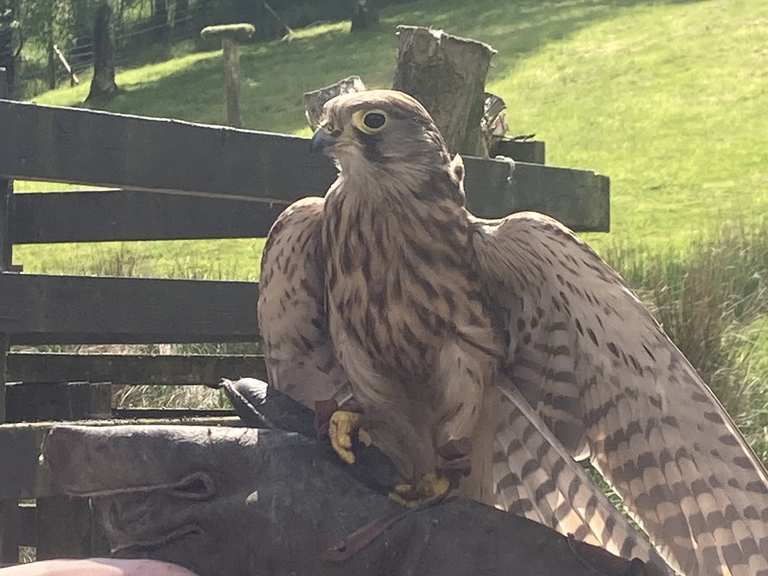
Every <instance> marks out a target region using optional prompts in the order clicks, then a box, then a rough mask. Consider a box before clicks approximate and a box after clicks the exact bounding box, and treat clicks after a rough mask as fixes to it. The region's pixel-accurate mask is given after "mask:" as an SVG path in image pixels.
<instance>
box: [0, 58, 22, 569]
mask: <svg viewBox="0 0 768 576" xmlns="http://www.w3.org/2000/svg"><path fill="white" fill-rule="evenodd" d="M8 81H9V78H8V75H7V72H6V70H5V68H0V98H5V97H6V96H7V95H8V89H9V86H8ZM11 194H13V182H12V181H11V180H10V179H6V178H2V177H0V273H1V272H3V271H5V270H7V269H9V268H10V266H11V234H10V210H11ZM0 298H2V295H0ZM1 323H2V319H0V326H2V324H1ZM8 347H9V340H8V335H7V334H3V333H2V332H0V424H2V423H3V422H5V374H6V355H7V352H8ZM0 465H2V466H12V465H13V464H12V463H11V462H0ZM19 530H20V517H19V501H18V499H11V500H4V501H0V564H16V563H17V562H18V561H19Z"/></svg>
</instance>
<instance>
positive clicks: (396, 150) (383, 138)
mask: <svg viewBox="0 0 768 576" xmlns="http://www.w3.org/2000/svg"><path fill="white" fill-rule="evenodd" d="M312 150H313V151H322V152H324V153H326V154H328V155H329V156H331V157H332V158H334V159H335V160H336V161H337V162H338V164H339V165H340V167H341V170H342V173H347V174H355V173H361V172H363V173H366V174H368V175H369V176H371V177H373V178H375V177H376V175H383V174H388V175H399V176H403V175H405V174H410V176H411V177H413V178H417V179H419V180H422V178H421V177H422V176H429V173H430V172H432V171H434V170H443V169H445V167H446V166H448V165H449V164H450V156H449V154H448V151H447V149H446V147H445V142H444V140H443V137H442V136H441V134H440V131H439V130H438V129H437V126H435V123H434V121H433V120H432V118H431V117H430V115H429V113H428V112H427V111H426V110H425V109H424V107H423V106H422V105H421V104H420V103H419V102H418V101H417V100H416V99H415V98H412V97H411V96H409V95H407V94H404V93H403V92H398V91H396V90H369V91H365V92H357V93H353V94H343V95H341V96H336V97H335V98H333V99H331V100H329V101H328V102H327V103H326V104H325V107H324V110H323V119H322V121H321V124H320V127H319V128H318V129H317V131H316V132H315V134H314V136H313V137H312Z"/></svg>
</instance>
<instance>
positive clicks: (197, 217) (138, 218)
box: [11, 190, 287, 244]
mask: <svg viewBox="0 0 768 576" xmlns="http://www.w3.org/2000/svg"><path fill="white" fill-rule="evenodd" d="M286 206H287V204H286V203H262V202H252V201H243V200H238V199H232V198H206V197H197V196H187V195H180V194H156V193H152V192H143V191H136V190H105V191H88V192H43V193H31V194H16V195H15V197H14V205H13V217H12V219H11V240H12V241H13V243H14V244H52V243H57V242H103V241H119V240H122V241H130V240H203V239H217V238H260V237H265V236H266V235H267V234H268V233H269V229H270V227H271V226H272V223H273V222H274V221H275V219H276V218H277V217H278V216H279V215H280V212H282V211H283V210H284V209H285V207H286Z"/></svg>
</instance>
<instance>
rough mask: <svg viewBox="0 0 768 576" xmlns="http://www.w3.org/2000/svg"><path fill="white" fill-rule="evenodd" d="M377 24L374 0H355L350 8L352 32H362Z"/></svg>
mask: <svg viewBox="0 0 768 576" xmlns="http://www.w3.org/2000/svg"><path fill="white" fill-rule="evenodd" d="M378 24H379V10H378V8H377V7H376V0H355V5H354V7H353V8H352V32H363V31H364V30H370V29H371V28H375V27H376V26H378Z"/></svg>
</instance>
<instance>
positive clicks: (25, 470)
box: [0, 423, 51, 530]
mask: <svg viewBox="0 0 768 576" xmlns="http://www.w3.org/2000/svg"><path fill="white" fill-rule="evenodd" d="M50 427H51V424H50V423H48V424H3V425H0V462H2V466H0V502H1V501H4V500H8V499H14V498H15V499H17V500H18V499H19V498H37V496H38V495H41V496H42V495H45V494H47V493H48V492H49V490H48V486H47V482H46V481H45V480H46V478H45V475H44V474H43V473H40V470H39V468H40V463H39V462H38V458H39V456H40V450H41V447H42V443H43V438H45V435H46V434H47V432H48V430H50ZM7 463H12V465H6V464H7ZM0 524H2V523H0ZM0 530H2V528H1V527H0Z"/></svg>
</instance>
